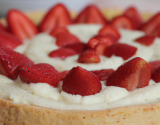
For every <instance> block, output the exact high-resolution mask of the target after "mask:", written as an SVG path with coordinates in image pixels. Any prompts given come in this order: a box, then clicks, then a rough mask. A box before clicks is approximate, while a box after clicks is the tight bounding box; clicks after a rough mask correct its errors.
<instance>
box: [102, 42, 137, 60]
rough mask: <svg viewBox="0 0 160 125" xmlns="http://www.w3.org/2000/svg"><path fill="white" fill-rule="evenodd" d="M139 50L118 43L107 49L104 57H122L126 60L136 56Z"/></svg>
mask: <svg viewBox="0 0 160 125" xmlns="http://www.w3.org/2000/svg"><path fill="white" fill-rule="evenodd" d="M136 51H137V48H136V47H133V46H131V45H128V44H125V43H116V44H113V45H112V46H109V47H107V48H106V49H105V51H104V55H105V56H107V57H111V56H112V55H116V56H120V57H122V58H123V59H124V60H127V59H129V58H130V57H132V56H134V55H135V54H136Z"/></svg>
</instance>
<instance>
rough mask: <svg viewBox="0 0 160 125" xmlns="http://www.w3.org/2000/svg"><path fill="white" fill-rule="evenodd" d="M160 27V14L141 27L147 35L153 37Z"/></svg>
mask: <svg viewBox="0 0 160 125" xmlns="http://www.w3.org/2000/svg"><path fill="white" fill-rule="evenodd" d="M159 25H160V13H157V14H156V15H154V16H153V17H152V18H151V19H150V20H149V21H147V22H146V23H145V24H143V25H142V26H141V27H140V30H142V31H144V32H145V33H146V34H147V35H152V34H153V33H154V32H155V30H156V28H157V27H158V26H159Z"/></svg>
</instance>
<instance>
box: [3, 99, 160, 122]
mask: <svg viewBox="0 0 160 125" xmlns="http://www.w3.org/2000/svg"><path fill="white" fill-rule="evenodd" d="M0 111H1V112H0V124H1V125H130V124H132V125H151V124H153V125H157V124H159V123H160V119H159V118H160V103H155V104H148V105H139V106H127V107H120V108H114V109H109V110H100V111H75V110H72V111H70V110H68V111H67V110H56V109H49V108H44V107H37V106H30V105H21V104H16V103H12V102H10V101H7V100H3V99H0Z"/></svg>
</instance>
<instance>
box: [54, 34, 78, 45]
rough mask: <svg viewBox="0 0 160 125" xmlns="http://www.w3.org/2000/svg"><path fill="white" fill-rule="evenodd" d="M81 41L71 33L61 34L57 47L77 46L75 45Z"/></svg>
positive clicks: (57, 36)
mask: <svg viewBox="0 0 160 125" xmlns="http://www.w3.org/2000/svg"><path fill="white" fill-rule="evenodd" d="M79 42H80V40H79V39H78V38H77V37H76V36H74V35H72V34H70V33H66V32H64V33H60V34H58V35H56V44H57V46H59V47H61V46H66V45H70V44H75V43H79Z"/></svg>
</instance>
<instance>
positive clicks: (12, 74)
mask: <svg viewBox="0 0 160 125" xmlns="http://www.w3.org/2000/svg"><path fill="white" fill-rule="evenodd" d="M33 64H34V63H33V62H32V61H31V60H29V59H28V58H27V57H26V56H24V55H22V54H20V53H17V52H15V51H13V50H11V49H9V48H6V47H2V46H0V74H2V75H5V76H7V77H8V78H10V79H13V80H15V79H16V78H17V76H18V71H17V68H18V67H19V66H21V65H33Z"/></svg>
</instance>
